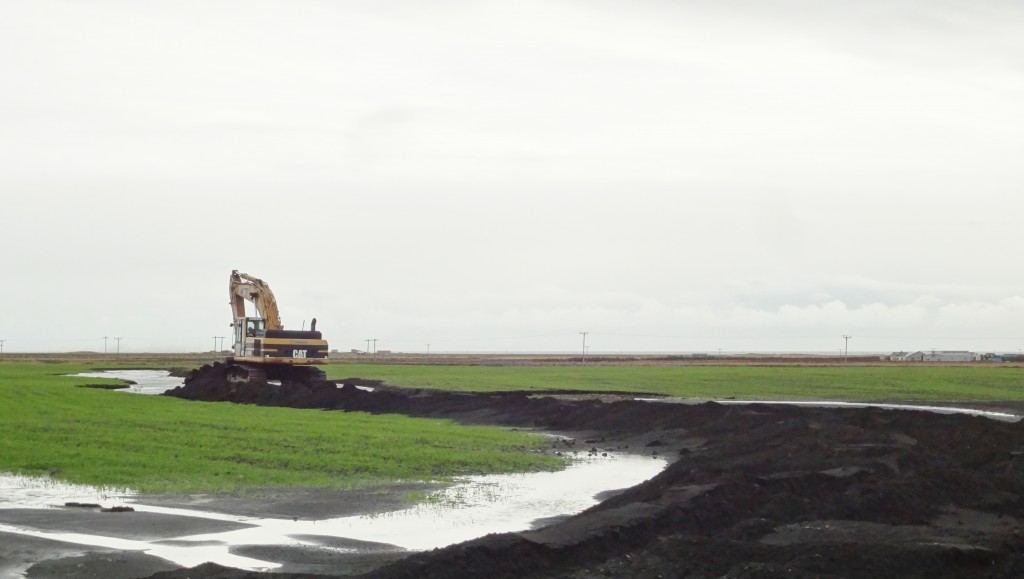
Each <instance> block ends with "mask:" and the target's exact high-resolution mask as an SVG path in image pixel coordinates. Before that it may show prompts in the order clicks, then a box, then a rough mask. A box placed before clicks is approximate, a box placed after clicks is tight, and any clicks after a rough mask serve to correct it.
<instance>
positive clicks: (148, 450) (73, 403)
mask: <svg viewBox="0 0 1024 579" xmlns="http://www.w3.org/2000/svg"><path fill="white" fill-rule="evenodd" d="M88 369H89V368H88V367H87V366H82V365H71V364H31V363H29V364H15V363H4V364H0V472H12V473H18V474H27V475H47V474H49V475H51V476H53V477H54V478H57V479H61V480H65V481H68V482H74V483H82V484H92V485H105V486H113V487H119V488H132V489H135V490H138V491H141V492H196V491H238V490H240V489H246V488H264V487H282V486H317V487H351V486H359V485H366V484H372V483H377V482H393V481H395V480H443V479H445V478H448V477H451V476H455V475H461V474H476V473H490V472H517V471H531V470H542V469H556V468H560V467H561V466H562V465H563V462H562V461H561V460H559V459H557V458H554V457H550V456H543V455H540V454H537V453H535V452H534V450H535V449H536V448H537V447H538V446H539V445H542V444H544V442H545V439H544V438H543V437H541V436H538V435H533V434H526V433H518V432H510V431H505V430H500V429H497V428H482V427H466V426H460V425H457V424H455V423H452V422H450V421H444V420H425V419H414V418H406V417H402V416H370V415H368V414H364V413H342V412H324V411H318V410H296V409H288V408H264V407H257V406H243V405H235V404H225V403H201V402H189V401H185V400H180V399H176V398H167V397H162V396H144V395H133V394H126V393H123V392H112V391H108V390H100V389H92V388H78V387H76V385H81V384H96V383H101V382H104V381H103V380H100V379H96V378H68V377H65V376H63V375H64V374H69V373H77V372H82V371H86V370H88ZM108 382H113V381H108Z"/></svg>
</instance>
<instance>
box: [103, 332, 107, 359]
mask: <svg viewBox="0 0 1024 579" xmlns="http://www.w3.org/2000/svg"><path fill="white" fill-rule="evenodd" d="M103 355H104V356H106V355H107V337H106V336H103Z"/></svg>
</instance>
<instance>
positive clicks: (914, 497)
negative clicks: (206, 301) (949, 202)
mask: <svg viewBox="0 0 1024 579" xmlns="http://www.w3.org/2000/svg"><path fill="white" fill-rule="evenodd" d="M349 382H350V383H353V384H354V383H357V382H358V381H357V380H351V381H349ZM177 394H179V395H182V396H184V397H193V398H197V399H206V400H235V401H246V402H249V403H257V404H285V405H294V406H300V407H321V408H333V409H338V410H362V411H368V412H400V413H403V414H408V415H412V416H439V417H448V418H454V419H457V420H462V421H464V422H472V423H482V424H499V425H509V426H520V427H522V426H531V427H536V428H541V429H545V430H549V431H557V432H563V433H567V434H569V436H571V437H572V439H571V440H566V441H564V442H560V443H558V444H562V445H563V446H565V447H566V448H572V447H574V445H575V446H576V447H583V448H587V447H590V446H594V447H601V448H611V449H626V448H627V447H628V449H629V450H632V451H636V450H639V449H642V451H643V452H646V453H650V454H652V455H653V454H657V455H658V456H663V457H666V458H668V459H669V460H670V461H671V464H670V465H669V466H668V467H667V468H666V469H665V470H664V471H663V472H662V473H661V474H659V475H658V476H656V477H654V478H652V479H651V480H649V481H647V482H644V483H641V484H639V485H637V486H635V487H633V488H632V489H629V490H628V491H625V492H623V493H621V494H618V495H616V496H613V497H609V498H607V499H606V500H604V501H603V502H601V503H600V504H598V505H596V506H594V507H592V508H590V509H587V510H586V511H584V512H583V513H580V514H579V515H575V516H573V517H569V518H566V519H562V520H556V521H553V522H551V524H549V525H546V526H544V527H541V528H538V529H534V530H530V531H523V532H515V533H501V534H494V535H488V536H486V537H482V538H479V539H476V540H473V541H468V542H466V543H460V544H457V545H452V546H449V547H446V548H444V549H439V550H434V551H429V552H422V553H415V554H412V555H409V556H407V557H405V558H403V559H401V560H399V561H395V562H393V563H391V564H388V565H385V566H383V567H381V568H379V569H377V570H375V571H372V572H370V573H369V574H367V575H365V576H366V577H374V578H399V577H403V578H404V577H408V578H413V577H417V578H418V577H486V578H488V579H493V578H497V577H535V578H548V577H580V578H582V577H594V576H608V577H865V578H866V577H872V578H873V577H964V576H983V577H1007V578H1009V577H1014V578H1016V577H1021V576H1024V537H1022V531H1024V527H1022V523H1021V521H1022V520H1024V425H1022V423H1021V422H1009V421H1007V420H996V419H993V418H989V417H984V416H970V415H962V414H941V413H938V412H926V411H919V410H897V409H890V408H878V407H864V408H858V407H843V408H822V407H800V406H792V405H781V404H763V405H756V404H755V405H725V404H718V403H704V404H664V403H654V402H643V401H635V400H625V399H622V400H618V401H602V400H597V399H587V398H586V397H585V396H581V395H580V394H579V393H571V394H570V393H563V394H564V396H563V395H562V394H556V393H551V395H547V396H533V395H526V394H524V393H503V394H463V393H444V392H429V391H398V390H393V389H389V388H386V387H381V388H377V389H376V390H375V391H374V392H364V391H360V390H357V389H356V388H354V387H351V386H346V387H344V388H340V389H339V388H334V387H333V385H332V387H330V388H322V387H320V386H317V385H312V386H301V385H297V386H294V387H290V388H276V389H267V390H265V391H262V392H238V391H231V389H225V388H222V387H220V386H218V385H217V384H214V383H202V381H200V383H193V384H191V385H190V386H186V387H185V388H184V389H182V391H179V392H177ZM602 397H603V396H602ZM606 400H607V398H606ZM928 405H935V404H928ZM939 406H944V405H939ZM961 406H962V405H961ZM985 409H986V410H992V411H995V412H1001V413H1005V414H1011V415H1018V416H1019V415H1020V414H1021V408H1020V406H1019V405H1016V404H1014V403H1005V404H1003V403H988V404H986V405H985ZM1003 418H1006V417H1003ZM224 572H225V571H224V570H223V569H218V568H213V567H200V568H197V569H192V570H190V571H189V572H188V573H187V574H186V573H181V572H176V573H172V574H169V575H160V576H162V577H185V576H190V577H213V576H222V574H223V573H224Z"/></svg>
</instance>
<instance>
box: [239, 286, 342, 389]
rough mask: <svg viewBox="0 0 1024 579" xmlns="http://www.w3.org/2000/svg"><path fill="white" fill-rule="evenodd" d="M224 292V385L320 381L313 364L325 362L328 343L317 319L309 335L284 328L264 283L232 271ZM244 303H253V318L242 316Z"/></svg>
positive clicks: (271, 294)
mask: <svg viewBox="0 0 1024 579" xmlns="http://www.w3.org/2000/svg"><path fill="white" fill-rule="evenodd" d="M228 293H229V294H230V296H231V302H230V303H231V313H232V317H233V321H232V323H231V327H232V329H233V335H234V345H233V346H232V354H231V356H228V358H227V360H226V365H227V372H226V378H227V380H228V382H232V383H247V384H266V383H267V381H273V380H278V381H281V383H286V382H305V383H313V382H322V381H323V380H324V378H325V374H324V372H323V371H322V370H320V369H319V368H317V367H316V366H315V365H317V364H327V363H328V360H327V353H328V350H327V341H326V340H324V339H323V336H322V335H321V333H320V332H319V331H317V329H316V318H313V321H312V323H311V324H310V328H309V330H308V331H307V330H305V329H303V330H286V329H284V326H283V325H282V323H281V315H280V313H279V312H278V309H277V300H276V299H275V298H274V292H272V291H270V286H269V285H267V282H265V281H263V280H261V279H259V278H257V277H254V276H251V275H249V274H247V273H241V272H239V271H238V270H237V269H236V270H233V271H232V272H231V277H230V279H229V282H228ZM247 301H248V302H251V303H252V304H253V306H254V308H255V310H256V315H255V316H247V315H245V314H246V312H245V303H246V302H247ZM303 326H305V324H303Z"/></svg>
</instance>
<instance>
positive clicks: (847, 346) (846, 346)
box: [843, 334, 853, 364]
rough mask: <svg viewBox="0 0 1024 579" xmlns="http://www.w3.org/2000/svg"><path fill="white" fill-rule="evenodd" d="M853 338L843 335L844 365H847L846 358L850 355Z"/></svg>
mask: <svg viewBox="0 0 1024 579" xmlns="http://www.w3.org/2000/svg"><path fill="white" fill-rule="evenodd" d="M852 337H853V336H847V335H846V334H843V340H844V345H843V364H845V363H846V358H847V357H848V356H849V355H850V338H852Z"/></svg>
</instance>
